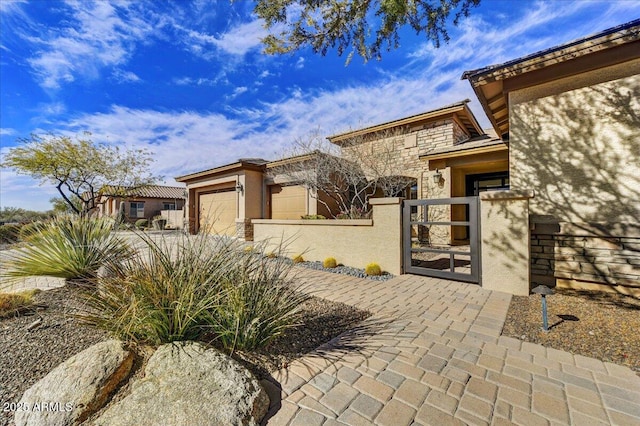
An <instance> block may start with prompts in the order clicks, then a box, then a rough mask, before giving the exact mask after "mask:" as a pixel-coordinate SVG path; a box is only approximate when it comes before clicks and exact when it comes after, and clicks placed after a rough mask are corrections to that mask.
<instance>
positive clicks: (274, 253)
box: [266, 251, 278, 259]
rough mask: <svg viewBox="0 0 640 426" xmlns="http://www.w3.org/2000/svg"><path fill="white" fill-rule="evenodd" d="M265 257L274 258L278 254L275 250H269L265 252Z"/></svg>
mask: <svg viewBox="0 0 640 426" xmlns="http://www.w3.org/2000/svg"><path fill="white" fill-rule="evenodd" d="M266 257H267V258H269V259H275V258H276V257H278V254H277V253H276V252H275V251H270V252H268V253H267V254H266Z"/></svg>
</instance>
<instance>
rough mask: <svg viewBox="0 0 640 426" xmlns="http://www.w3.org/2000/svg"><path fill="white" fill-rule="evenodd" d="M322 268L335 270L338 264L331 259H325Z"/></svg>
mask: <svg viewBox="0 0 640 426" xmlns="http://www.w3.org/2000/svg"><path fill="white" fill-rule="evenodd" d="M322 266H324V267H325V268H335V267H336V266H338V262H336V259H335V258H333V257H327V258H326V259H325V260H324V261H323V262H322Z"/></svg>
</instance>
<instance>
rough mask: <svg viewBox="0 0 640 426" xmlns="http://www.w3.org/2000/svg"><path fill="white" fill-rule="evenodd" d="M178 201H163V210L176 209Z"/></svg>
mask: <svg viewBox="0 0 640 426" xmlns="http://www.w3.org/2000/svg"><path fill="white" fill-rule="evenodd" d="M175 209H176V203H162V210H175Z"/></svg>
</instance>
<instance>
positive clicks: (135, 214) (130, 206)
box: [98, 185, 186, 228]
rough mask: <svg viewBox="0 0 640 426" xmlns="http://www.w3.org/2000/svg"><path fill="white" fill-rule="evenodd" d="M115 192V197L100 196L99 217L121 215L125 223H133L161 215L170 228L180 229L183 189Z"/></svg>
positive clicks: (147, 188) (161, 188)
mask: <svg viewBox="0 0 640 426" xmlns="http://www.w3.org/2000/svg"><path fill="white" fill-rule="evenodd" d="M117 193H118V195H117V196H103V197H101V199H100V200H99V207H98V215H99V216H111V217H116V216H118V215H119V214H121V212H124V218H125V220H126V221H127V222H130V223H135V222H136V221H137V220H139V219H147V220H148V221H149V223H151V221H152V220H153V218H154V217H156V216H160V215H164V216H165V218H166V219H167V221H168V222H167V224H168V225H170V227H173V228H182V225H183V208H184V205H185V201H186V196H185V188H183V187H177V186H163V185H148V186H144V187H141V188H132V189H129V190H127V191H117Z"/></svg>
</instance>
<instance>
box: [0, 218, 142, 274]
mask: <svg viewBox="0 0 640 426" xmlns="http://www.w3.org/2000/svg"><path fill="white" fill-rule="evenodd" d="M112 228H113V220H112V219H110V218H101V219H92V218H83V217H77V216H63V217H58V218H54V219H52V220H50V221H47V222H43V223H42V224H41V225H39V226H38V228H37V230H35V231H34V232H33V233H32V234H31V235H30V237H29V244H28V245H27V246H25V247H24V248H23V249H21V250H19V251H16V252H15V253H11V254H10V255H9V256H8V257H9V259H8V262H7V264H6V266H7V268H6V270H5V271H3V274H4V276H6V277H9V278H18V277H26V276H32V275H34V276H41V275H46V276H52V277H59V278H66V279H91V278H94V277H95V276H96V275H97V271H98V269H99V268H100V267H101V266H107V265H109V264H111V263H117V262H118V261H119V260H121V259H124V258H126V257H127V256H130V255H131V250H130V248H129V246H128V245H127V244H126V243H125V242H124V241H123V240H121V239H120V238H119V237H117V236H116V235H115V234H114V233H113V232H112Z"/></svg>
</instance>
